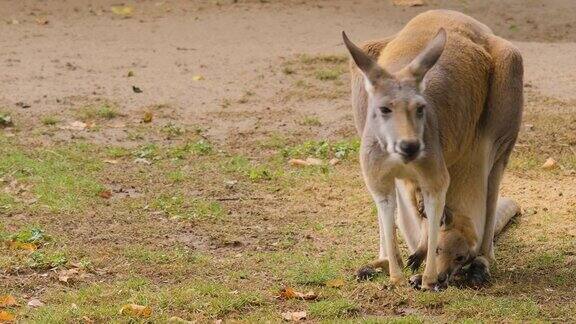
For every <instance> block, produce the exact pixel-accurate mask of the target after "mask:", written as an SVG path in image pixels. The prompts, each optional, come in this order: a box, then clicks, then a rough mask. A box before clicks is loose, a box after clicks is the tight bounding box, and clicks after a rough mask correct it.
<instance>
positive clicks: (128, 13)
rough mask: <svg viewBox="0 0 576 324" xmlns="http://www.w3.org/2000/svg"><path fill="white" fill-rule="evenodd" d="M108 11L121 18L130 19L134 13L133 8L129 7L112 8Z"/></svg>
mask: <svg viewBox="0 0 576 324" xmlns="http://www.w3.org/2000/svg"><path fill="white" fill-rule="evenodd" d="M110 10H111V11H112V12H113V13H114V14H116V15H118V16H122V17H132V14H133V13H134V8H133V7H130V6H112V7H111V8H110Z"/></svg>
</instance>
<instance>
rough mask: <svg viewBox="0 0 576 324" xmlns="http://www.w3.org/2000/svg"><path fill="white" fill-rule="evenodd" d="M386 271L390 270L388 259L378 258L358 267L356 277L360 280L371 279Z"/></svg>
mask: <svg viewBox="0 0 576 324" xmlns="http://www.w3.org/2000/svg"><path fill="white" fill-rule="evenodd" d="M384 271H386V272H387V271H388V260H386V259H382V260H377V261H374V262H372V263H370V264H367V265H365V266H363V267H362V268H360V269H358V271H357V272H356V279H357V280H358V281H364V280H371V279H373V278H374V277H376V276H377V275H379V274H380V273H382V272H384Z"/></svg>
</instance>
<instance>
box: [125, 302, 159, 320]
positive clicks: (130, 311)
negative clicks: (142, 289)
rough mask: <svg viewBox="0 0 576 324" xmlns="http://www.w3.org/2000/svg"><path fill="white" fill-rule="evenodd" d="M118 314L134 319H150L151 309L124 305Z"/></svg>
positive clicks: (135, 305)
mask: <svg viewBox="0 0 576 324" xmlns="http://www.w3.org/2000/svg"><path fill="white" fill-rule="evenodd" d="M120 314H122V315H128V316H135V317H150V316H151V315H152V308H150V307H148V306H142V305H137V304H126V305H124V306H122V308H121V309H120Z"/></svg>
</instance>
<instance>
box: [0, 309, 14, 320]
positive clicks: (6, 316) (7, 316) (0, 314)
mask: <svg viewBox="0 0 576 324" xmlns="http://www.w3.org/2000/svg"><path fill="white" fill-rule="evenodd" d="M15 318H16V316H14V314H12V313H8V312H7V311H0V322H11V321H13V320H14V319H15Z"/></svg>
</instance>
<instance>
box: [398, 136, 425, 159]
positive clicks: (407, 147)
mask: <svg viewBox="0 0 576 324" xmlns="http://www.w3.org/2000/svg"><path fill="white" fill-rule="evenodd" d="M397 152H398V153H399V154H401V155H402V156H403V157H404V159H406V160H408V161H411V160H414V158H416V157H417V156H418V153H420V141H418V140H403V141H400V142H399V143H398V148H397Z"/></svg>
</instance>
